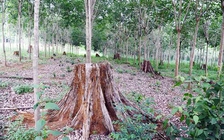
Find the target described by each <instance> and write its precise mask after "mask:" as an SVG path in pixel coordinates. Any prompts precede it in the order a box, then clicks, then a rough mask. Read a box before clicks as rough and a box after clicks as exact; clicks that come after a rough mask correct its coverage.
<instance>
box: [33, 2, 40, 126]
mask: <svg viewBox="0 0 224 140" xmlns="http://www.w3.org/2000/svg"><path fill="white" fill-rule="evenodd" d="M39 5H40V0H35V4H34V51H33V85H34V105H37V104H38V102H39V96H38V91H39V88H38V85H39V80H38V53H39V52H38V48H39ZM39 119H40V108H39V106H38V107H37V108H36V109H35V111H34V120H35V128H36V129H37V127H38V126H37V121H38V120H39Z"/></svg>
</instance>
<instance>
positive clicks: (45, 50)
mask: <svg viewBox="0 0 224 140" xmlns="http://www.w3.org/2000/svg"><path fill="white" fill-rule="evenodd" d="M44 57H45V58H46V57H47V32H46V31H45V33H44Z"/></svg>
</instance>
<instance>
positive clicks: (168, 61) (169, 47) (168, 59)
mask: <svg viewBox="0 0 224 140" xmlns="http://www.w3.org/2000/svg"><path fill="white" fill-rule="evenodd" d="M171 46H172V38H171V39H170V45H169V46H168V58H167V68H169V66H170V49H171Z"/></svg>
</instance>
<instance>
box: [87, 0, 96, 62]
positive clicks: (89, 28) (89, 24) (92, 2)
mask: <svg viewBox="0 0 224 140" xmlns="http://www.w3.org/2000/svg"><path fill="white" fill-rule="evenodd" d="M95 3H96V0H85V11H86V63H91V47H92V23H93V20H94V17H93V14H94V7H95Z"/></svg>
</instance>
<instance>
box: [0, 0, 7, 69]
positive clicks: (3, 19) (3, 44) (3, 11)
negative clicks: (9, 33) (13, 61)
mask: <svg viewBox="0 0 224 140" xmlns="http://www.w3.org/2000/svg"><path fill="white" fill-rule="evenodd" d="M1 2H2V47H3V53H4V59H5V66H7V61H6V52H5V30H4V25H5V1H4V0H3V1H1Z"/></svg>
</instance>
